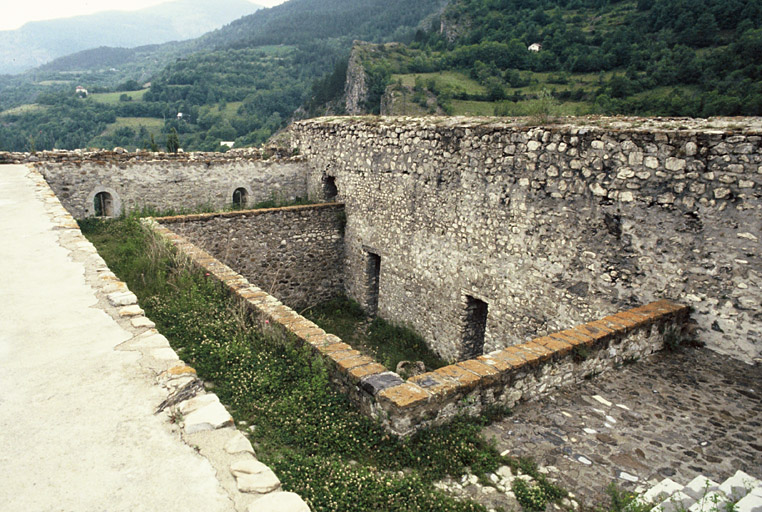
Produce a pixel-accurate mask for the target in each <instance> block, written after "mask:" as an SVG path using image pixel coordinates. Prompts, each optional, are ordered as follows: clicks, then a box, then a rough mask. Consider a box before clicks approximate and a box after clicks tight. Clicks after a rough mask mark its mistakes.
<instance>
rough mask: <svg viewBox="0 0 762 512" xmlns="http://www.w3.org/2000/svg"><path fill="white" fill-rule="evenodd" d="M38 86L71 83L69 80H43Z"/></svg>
mask: <svg viewBox="0 0 762 512" xmlns="http://www.w3.org/2000/svg"><path fill="white" fill-rule="evenodd" d="M37 83H38V85H45V86H48V85H69V84H70V83H71V81H69V80H43V81H42V82H37Z"/></svg>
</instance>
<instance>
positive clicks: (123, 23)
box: [0, 0, 261, 74]
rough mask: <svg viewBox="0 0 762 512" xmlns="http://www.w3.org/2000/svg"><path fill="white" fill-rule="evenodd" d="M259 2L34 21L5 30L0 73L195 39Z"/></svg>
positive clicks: (170, 5) (179, 3) (188, 1)
mask: <svg viewBox="0 0 762 512" xmlns="http://www.w3.org/2000/svg"><path fill="white" fill-rule="evenodd" d="M260 8H261V7H260V6H258V5H255V4H253V3H251V2H249V1H248V0H215V1H214V2H208V1H205V0H175V1H172V2H167V3H163V4H160V5H157V6H154V7H149V8H146V9H141V10H139V11H134V12H126V11H105V12H101V13H96V14H91V15H86V16H76V17H72V18H61V19H55V20H47V21H35V22H30V23H27V24H26V25H24V26H23V27H21V28H19V29H17V30H10V31H0V73H2V74H15V73H21V72H23V71H26V70H29V69H32V68H34V67H37V66H40V65H43V64H46V63H48V62H50V61H52V60H54V59H56V58H58V57H62V56H65V55H69V54H72V53H76V52H81V51H83V50H89V49H94V48H100V47H104V46H110V47H118V48H134V47H138V46H145V45H152V44H158V43H164V42H168V41H178V40H184V39H191V38H195V37H199V36H201V35H202V34H205V33H207V32H209V31H211V30H214V29H217V28H219V27H221V26H223V25H225V24H227V23H230V22H231V21H233V20H236V19H238V18H240V17H242V16H245V15H248V14H251V13H253V12H254V11H256V10H258V9H260ZM112 56H113V55H112Z"/></svg>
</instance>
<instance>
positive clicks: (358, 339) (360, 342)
mask: <svg viewBox="0 0 762 512" xmlns="http://www.w3.org/2000/svg"><path fill="white" fill-rule="evenodd" d="M304 316H305V317H307V318H309V319H310V320H312V321H313V322H315V323H316V324H318V325H319V326H320V327H321V328H322V329H323V330H325V331H326V332H329V333H332V334H335V335H336V336H338V337H339V338H341V339H342V340H344V342H345V343H348V344H350V345H352V347H353V348H355V349H356V350H359V351H360V352H363V353H364V354H366V355H368V356H370V357H372V358H373V359H375V360H376V361H378V362H379V363H381V364H383V365H384V366H385V367H386V368H387V369H389V370H391V371H395V370H396V368H397V364H398V363H399V362H400V361H423V363H424V364H425V365H426V369H427V370H436V369H437V368H441V367H443V366H446V365H447V361H445V360H444V359H442V358H441V357H439V356H438V355H437V354H436V353H434V352H433V351H432V350H431V349H430V348H429V347H428V345H426V342H425V341H424V340H423V338H421V337H420V336H419V335H418V334H417V333H415V331H413V330H412V329H409V328H406V327H401V326H398V325H394V324H392V323H389V322H387V321H386V320H384V319H383V318H375V319H370V318H368V317H367V316H366V315H365V312H364V311H363V309H362V308H361V307H360V305H359V304H358V303H357V302H355V301H353V300H351V299H348V298H346V297H339V298H336V299H333V300H331V301H328V302H324V303H323V304H319V305H317V306H313V307H311V308H309V309H307V310H306V311H305V312H304Z"/></svg>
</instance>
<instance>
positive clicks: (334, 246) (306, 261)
mask: <svg viewBox="0 0 762 512" xmlns="http://www.w3.org/2000/svg"><path fill="white" fill-rule="evenodd" d="M343 212H344V207H343V205H340V204H321V205H317V206H291V207H286V208H271V209H260V210H249V211H240V212H227V213H221V214H216V213H210V214H201V215H185V216H178V217H165V218H162V219H161V223H162V224H167V225H168V226H169V227H170V228H171V229H172V230H173V231H174V232H175V233H178V234H181V235H183V236H185V237H186V238H188V239H190V240H193V242H194V243H195V244H196V245H197V246H198V247H201V248H202V249H204V250H205V251H208V252H209V253H211V254H213V255H214V256H215V258H217V259H218V260H220V261H221V262H223V263H224V264H226V265H228V266H230V267H231V268H234V269H236V271H237V272H240V273H241V275H243V276H244V277H245V278H246V279H247V280H248V281H250V282H251V283H253V284H256V285H257V286H259V287H260V288H261V289H263V290H266V291H267V292H268V293H269V294H271V295H273V296H275V297H277V298H278V299H280V300H281V301H283V303H285V304H287V305H288V306H290V307H292V308H295V309H298V310H301V309H304V308H307V307H310V306H315V305H317V304H320V303H322V302H325V301H327V300H330V299H332V298H335V297H337V296H339V295H341V294H342V293H343V291H344V272H343V270H344V261H343V260H344V236H343V233H342V229H343V219H344V216H343Z"/></svg>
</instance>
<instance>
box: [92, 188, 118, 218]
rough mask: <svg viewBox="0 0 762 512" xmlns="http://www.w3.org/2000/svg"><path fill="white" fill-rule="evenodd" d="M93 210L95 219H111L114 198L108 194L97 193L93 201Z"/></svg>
mask: <svg viewBox="0 0 762 512" xmlns="http://www.w3.org/2000/svg"><path fill="white" fill-rule="evenodd" d="M93 209H94V211H95V216H96V217H113V216H114V198H113V197H111V194H109V193H108V192H98V193H97V194H95V198H94V199H93Z"/></svg>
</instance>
